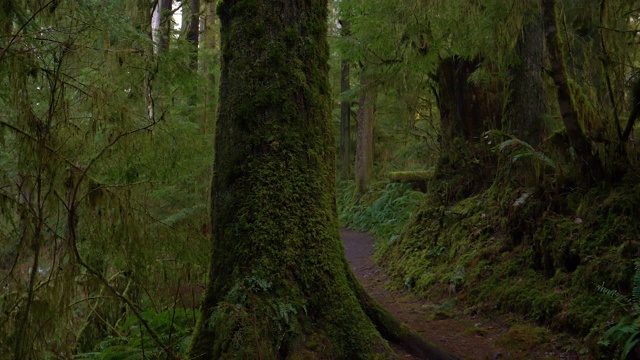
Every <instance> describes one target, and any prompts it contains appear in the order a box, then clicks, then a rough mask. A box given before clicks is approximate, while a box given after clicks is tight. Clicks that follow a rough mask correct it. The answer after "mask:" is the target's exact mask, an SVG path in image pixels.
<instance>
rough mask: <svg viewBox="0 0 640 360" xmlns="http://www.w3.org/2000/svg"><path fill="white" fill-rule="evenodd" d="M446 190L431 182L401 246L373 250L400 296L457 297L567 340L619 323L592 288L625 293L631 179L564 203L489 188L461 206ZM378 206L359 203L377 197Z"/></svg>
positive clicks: (633, 193)
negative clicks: (518, 317)
mask: <svg viewBox="0 0 640 360" xmlns="http://www.w3.org/2000/svg"><path fill="white" fill-rule="evenodd" d="M451 183H452V181H451V180H443V179H440V180H438V179H435V180H432V181H431V182H430V184H429V185H428V187H429V190H430V191H429V192H428V193H427V194H425V196H424V201H423V202H422V204H421V206H420V207H419V208H417V209H416V210H414V211H413V215H412V217H411V219H410V220H409V221H408V222H407V223H406V225H405V226H404V228H403V231H402V232H401V234H400V236H398V237H396V238H394V240H393V241H392V242H389V243H388V244H389V246H385V247H378V248H376V252H377V257H378V258H379V259H381V260H382V262H383V264H384V265H385V266H386V267H387V269H388V270H389V272H390V273H391V274H392V275H394V276H395V277H396V278H397V279H398V283H399V286H404V287H407V288H410V289H411V290H412V291H414V292H416V293H418V294H420V295H423V296H427V297H429V298H431V299H446V298H455V297H457V296H458V294H460V293H464V294H465V297H464V299H465V300H464V303H465V304H466V305H467V306H470V307H473V308H474V309H476V310H480V311H486V312H491V311H496V310H497V311H502V312H514V313H518V314H521V315H523V316H525V317H527V318H528V319H531V320H532V321H534V322H537V323H538V324H544V325H547V326H551V327H552V328H553V329H554V330H555V331H566V332H568V333H571V334H573V335H574V336H585V335H587V334H589V333H591V332H592V329H603V328H606V322H607V321H608V320H610V319H611V318H612V317H614V316H616V314H619V311H620V310H619V309H618V308H617V307H615V306H612V304H613V300H612V299H610V298H608V297H606V296H602V294H600V293H599V292H598V290H597V285H600V284H603V283H604V284H605V285H606V286H607V287H609V288H614V289H618V290H619V291H620V292H622V293H623V294H628V293H629V292H630V291H631V289H630V285H631V278H632V276H633V274H634V273H635V269H634V264H633V260H634V258H635V257H637V255H638V251H640V241H638V240H637V239H640V233H639V229H640V226H639V225H640V224H638V219H637V218H636V217H637V216H635V217H634V215H632V214H634V211H636V213H637V209H638V208H639V207H640V186H639V185H637V178H635V177H634V176H628V177H627V178H625V179H624V180H623V181H622V183H621V184H619V185H617V186H615V187H595V188H590V189H585V190H580V189H574V190H573V191H569V192H563V193H555V192H554V190H552V189H547V188H544V187H543V186H537V187H530V188H523V187H520V186H514V185H513V184H508V183H507V184H498V183H495V184H493V185H492V186H490V187H489V188H486V189H484V190H482V191H480V192H477V193H475V194H470V195H466V196H463V197H460V196H459V192H458V190H456V189H451V188H450V184H451ZM377 196H378V197H375V196H373V197H372V198H370V199H369V198H363V199H361V201H362V202H361V203H364V204H367V203H369V204H372V203H375V202H376V201H377V199H381V198H382V197H383V196H384V192H380V193H379V194H378V195H377ZM378 241H381V240H380V239H378ZM491 304H495V305H497V307H496V308H493V306H492V305H491ZM598 331H600V333H602V330H598Z"/></svg>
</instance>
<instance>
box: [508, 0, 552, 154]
mask: <svg viewBox="0 0 640 360" xmlns="http://www.w3.org/2000/svg"><path fill="white" fill-rule="evenodd" d="M528 15H529V17H530V19H529V20H525V21H526V23H525V25H524V27H523V29H522V33H521V35H520V37H519V38H518V43H517V48H516V50H517V52H518V55H519V57H520V63H519V64H518V65H516V66H514V67H513V68H512V75H513V80H512V81H511V96H510V101H509V108H508V113H509V121H510V124H509V127H510V131H511V132H512V133H513V134H514V135H515V136H516V137H518V138H519V139H521V140H523V141H525V142H527V143H528V144H530V145H531V146H533V147H536V146H538V144H540V142H541V141H542V139H543V137H544V134H545V130H546V129H545V126H544V125H545V124H544V121H543V116H544V115H545V114H546V113H547V102H546V97H545V93H544V84H543V82H542V69H543V68H544V26H543V24H542V13H541V9H540V7H539V5H538V7H537V8H536V9H532V10H530V11H528Z"/></svg>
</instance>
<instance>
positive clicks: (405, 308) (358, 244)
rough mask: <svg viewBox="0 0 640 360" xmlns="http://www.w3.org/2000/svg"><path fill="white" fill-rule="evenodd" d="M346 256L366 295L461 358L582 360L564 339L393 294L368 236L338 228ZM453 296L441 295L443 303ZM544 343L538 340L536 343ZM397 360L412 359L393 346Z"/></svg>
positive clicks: (457, 306) (457, 305)
mask: <svg viewBox="0 0 640 360" xmlns="http://www.w3.org/2000/svg"><path fill="white" fill-rule="evenodd" d="M342 240H343V242H344V246H345V253H346V256H347V258H348V259H349V262H350V264H351V269H352V270H353V272H354V273H355V275H356V277H357V278H358V280H359V281H360V283H361V284H362V285H363V286H364V288H365V289H366V291H367V292H368V293H369V294H370V295H371V296H372V297H373V298H374V299H375V300H376V301H378V303H380V304H381V305H382V306H384V307H385V308H386V309H387V311H389V312H390V313H392V314H393V315H394V316H395V317H396V318H398V319H399V320H401V321H403V322H405V323H406V324H407V325H408V326H409V327H411V328H412V329H414V330H416V331H417V332H419V333H420V334H422V336H423V337H424V338H425V339H428V340H430V341H431V342H433V343H435V344H437V345H438V346H440V347H441V348H442V349H445V350H447V351H449V352H451V353H453V354H455V355H457V356H459V357H461V358H462V359H478V360H481V359H567V360H574V359H580V358H581V357H580V356H579V355H578V353H577V352H576V351H575V350H565V349H564V348H566V340H560V339H559V338H558V336H554V335H553V334H550V333H549V334H548V335H545V336H542V337H540V336H532V332H534V333H535V332H536V331H537V332H539V331H543V332H546V330H545V329H543V328H539V327H537V326H535V325H532V324H526V323H524V322H523V321H522V320H521V319H515V318H512V317H509V316H508V315H499V316H491V318H488V317H487V316H480V315H470V314H468V313H466V312H465V311H464V310H465V309H464V304H461V303H462V301H451V300H444V301H443V302H440V303H438V302H435V301H434V302H430V301H427V300H421V299H419V298H417V297H416V296H414V295H413V294H412V293H411V292H409V291H406V290H397V286H393V285H394V280H393V279H391V278H390V277H389V276H388V275H387V274H386V273H385V271H384V269H382V268H381V267H380V266H378V265H376V264H375V263H374V261H373V249H374V245H373V244H374V242H373V238H372V237H371V236H370V235H368V234H364V233H360V232H356V231H351V230H347V229H343V230H342ZM452 296H454V297H455V295H451V294H446V296H443V299H447V298H449V299H450V298H451V297H452ZM536 338H537V339H544V340H543V341H540V340H535V339H536ZM396 351H397V352H398V355H399V357H400V358H401V359H416V358H415V357H413V356H411V355H409V354H407V353H404V352H403V351H402V349H398V348H396Z"/></svg>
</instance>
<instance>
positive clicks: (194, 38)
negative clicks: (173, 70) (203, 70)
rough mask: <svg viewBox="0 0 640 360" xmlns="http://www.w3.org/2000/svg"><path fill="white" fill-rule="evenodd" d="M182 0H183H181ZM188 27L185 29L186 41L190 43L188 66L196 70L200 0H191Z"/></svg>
mask: <svg viewBox="0 0 640 360" xmlns="http://www.w3.org/2000/svg"><path fill="white" fill-rule="evenodd" d="M183 1H184V0H183ZM190 10H191V11H190V19H189V27H188V29H187V41H189V44H190V45H191V54H190V56H189V58H190V62H189V67H190V68H191V70H193V71H197V70H198V45H199V42H198V40H199V38H200V36H199V35H200V0H191V9H190Z"/></svg>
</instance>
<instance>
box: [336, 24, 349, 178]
mask: <svg viewBox="0 0 640 360" xmlns="http://www.w3.org/2000/svg"><path fill="white" fill-rule="evenodd" d="M340 24H341V25H342V30H341V35H342V36H349V21H348V20H340ZM340 70H341V71H340V92H341V93H342V95H343V96H345V93H346V92H347V91H349V90H350V89H351V83H350V81H349V80H350V74H349V73H350V71H349V70H350V65H349V60H348V59H342V62H341V69H340ZM339 169H340V177H341V178H343V179H349V178H351V101H350V100H349V99H342V101H340V164H339Z"/></svg>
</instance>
